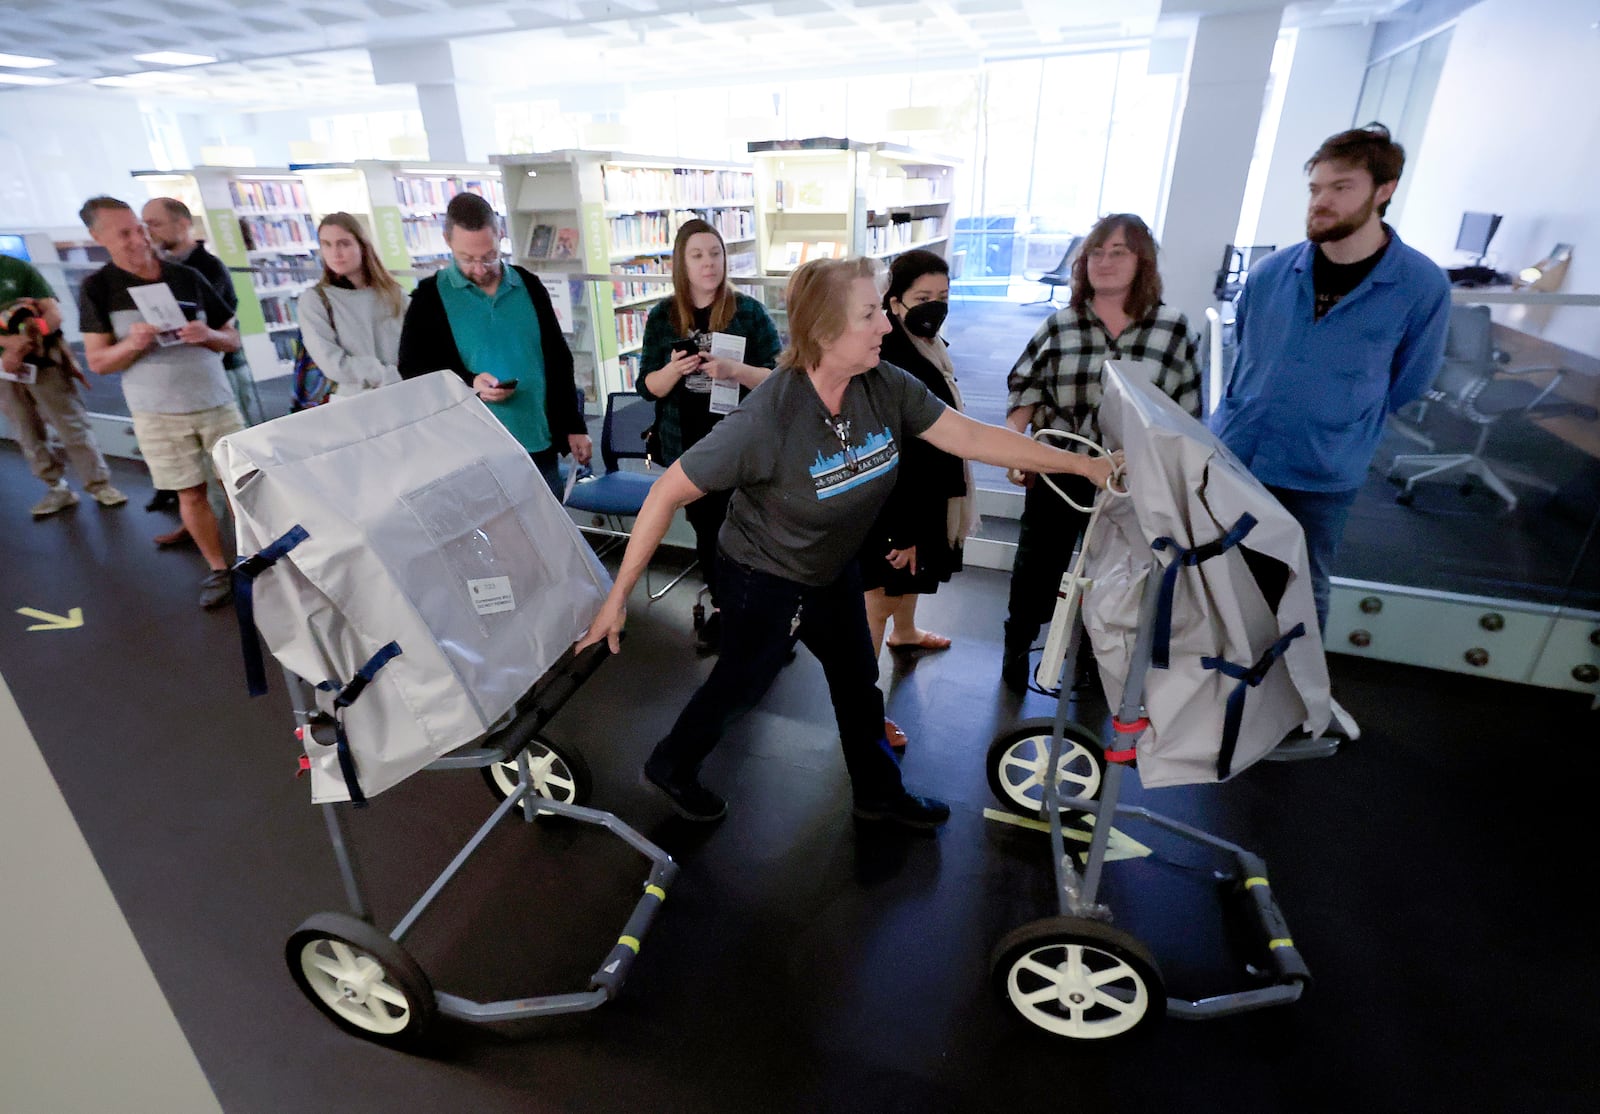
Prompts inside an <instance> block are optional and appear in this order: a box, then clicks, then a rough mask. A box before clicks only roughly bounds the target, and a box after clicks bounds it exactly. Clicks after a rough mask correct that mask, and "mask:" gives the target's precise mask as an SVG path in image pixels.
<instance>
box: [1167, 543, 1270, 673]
mask: <svg viewBox="0 0 1600 1114" xmlns="http://www.w3.org/2000/svg"><path fill="white" fill-rule="evenodd" d="M1255 526H1256V519H1255V516H1254V515H1252V514H1242V515H1240V516H1239V521H1238V522H1235V523H1234V524H1233V529H1232V530H1229V531H1228V532H1227V533H1226V534H1224V535H1222V537H1220V538H1218V539H1217V540H1216V541H1210V542H1206V544H1204V545H1197V546H1195V547H1194V548H1193V549H1185V548H1183V546H1181V545H1179V544H1178V543H1177V542H1175V541H1173V540H1172V539H1171V538H1157V539H1156V540H1155V541H1153V542H1151V543H1150V548H1152V549H1171V550H1172V551H1173V557H1172V561H1171V563H1169V564H1168V565H1167V567H1166V569H1165V570H1163V571H1162V573H1161V594H1160V596H1158V597H1157V599H1156V624H1155V627H1154V629H1153V630H1152V631H1151V634H1152V636H1153V641H1152V642H1151V643H1150V667H1151V668H1152V669H1166V668H1167V667H1168V665H1169V663H1170V661H1171V657H1172V598H1173V596H1174V595H1175V594H1176V592H1177V590H1178V570H1179V569H1181V568H1183V567H1185V566H1189V567H1191V568H1192V567H1193V566H1195V565H1198V564H1199V563H1200V562H1201V561H1209V560H1210V559H1211V558H1213V557H1215V556H1217V555H1218V554H1221V553H1226V552H1227V551H1228V550H1230V549H1232V548H1233V547H1234V546H1236V545H1238V544H1239V543H1240V542H1242V541H1244V538H1245V535H1246V534H1248V533H1250V531H1251V530H1254V529H1255Z"/></svg>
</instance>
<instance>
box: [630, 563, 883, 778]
mask: <svg viewBox="0 0 1600 1114" xmlns="http://www.w3.org/2000/svg"><path fill="white" fill-rule="evenodd" d="M717 597H718V602H719V604H720V605H721V608H722V649H721V653H720V655H719V656H718V658H717V664H716V666H715V667H714V668H713V669H712V670H711V675H710V676H709V677H707V678H706V681H705V683H704V684H703V685H701V686H700V688H699V690H698V691H697V692H696V693H695V694H694V696H692V697H690V699H689V703H688V705H687V706H686V707H685V708H684V709H683V711H682V712H680V713H679V715H678V722H677V723H675V724H673V725H672V730H671V731H670V732H669V733H668V734H667V737H666V738H664V739H662V740H661V742H659V743H657V744H656V748H655V751H654V753H652V754H651V756H650V761H651V763H652V764H654V765H657V766H660V767H664V769H663V773H664V774H665V775H666V777H667V779H668V780H670V781H673V782H678V783H684V782H688V781H691V780H693V779H696V778H697V777H698V776H699V772H700V764H701V763H702V762H704V761H705V759H706V756H707V755H709V754H710V753H711V752H712V750H713V749H715V748H716V745H717V743H718V742H720V741H721V740H722V736H723V733H724V732H725V731H726V730H727V729H728V727H729V726H731V725H732V724H733V722H734V721H735V720H737V719H738V718H739V717H740V716H742V715H744V713H745V712H747V711H749V710H750V709H751V708H753V707H755V705H756V703H757V702H758V701H760V699H761V697H762V696H763V695H764V694H765V693H766V691H767V688H768V687H769V686H770V685H771V684H772V681H773V679H774V678H776V677H777V675H778V671H779V670H780V669H782V668H783V665H784V662H785V661H787V660H788V656H789V649H790V646H791V645H792V642H793V638H794V637H796V636H797V637H798V638H799V640H800V642H801V643H802V644H804V645H805V647H806V649H808V650H810V651H811V652H812V653H813V654H815V655H816V658H817V660H818V661H819V662H821V663H822V671H823V673H824V675H825V676H826V677H827V679H828V695H829V697H831V698H832V700H833V714H834V719H835V720H836V721H837V723H838V725H839V743H840V746H841V748H842V749H843V750H844V762H845V767H846V769H848V770H849V772H850V782H851V788H852V791H853V792H854V795H855V799H856V800H857V801H858V802H871V803H882V802H887V801H891V800H895V799H898V798H899V796H900V795H901V794H902V793H904V792H905V789H904V787H903V786H902V784H901V781H900V767H899V765H898V764H897V763H896V762H895V760H894V754H893V752H891V751H890V750H889V745H888V743H887V742H885V740H884V737H883V694H882V693H881V692H879V691H878V663H877V661H876V660H875V659H874V657H873V653H872V636H871V634H870V633H869V632H868V629H867V609H866V602H865V600H864V598H863V596H862V594H861V576H860V573H859V572H857V570H856V566H855V563H854V562H851V564H850V565H849V567H848V568H846V569H845V571H844V572H843V573H842V574H840V576H839V578H838V579H837V580H835V581H834V582H833V583H832V584H829V585H827V586H825V587H822V588H812V587H808V586H807V585H804V584H799V583H796V582H795V581H792V580H786V579H784V578H783V577H780V576H773V575H772V574H771V573H765V572H761V571H760V570H757V569H753V568H750V567H749V566H746V565H741V564H739V563H738V562H737V561H732V560H730V559H729V558H728V557H727V555H726V554H722V553H719V554H718V557H717ZM797 617H798V619H799V624H798V626H795V620H796V618H797Z"/></svg>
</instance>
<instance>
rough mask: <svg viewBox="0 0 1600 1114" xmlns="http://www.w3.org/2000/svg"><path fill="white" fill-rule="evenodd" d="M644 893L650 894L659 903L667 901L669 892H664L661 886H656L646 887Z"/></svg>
mask: <svg viewBox="0 0 1600 1114" xmlns="http://www.w3.org/2000/svg"><path fill="white" fill-rule="evenodd" d="M644 892H645V893H647V894H649V895H650V896H651V897H653V898H655V899H656V900H657V901H665V900H667V891H666V890H663V889H662V888H661V887H660V886H656V885H650V886H646V887H645V888H644Z"/></svg>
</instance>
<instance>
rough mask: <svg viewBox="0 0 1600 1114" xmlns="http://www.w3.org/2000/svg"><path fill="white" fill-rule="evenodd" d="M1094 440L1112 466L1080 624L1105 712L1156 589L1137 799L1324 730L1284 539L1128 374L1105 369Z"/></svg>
mask: <svg viewBox="0 0 1600 1114" xmlns="http://www.w3.org/2000/svg"><path fill="white" fill-rule="evenodd" d="M1102 385H1103V388H1104V389H1103V398H1102V401H1101V403H1100V429H1101V432H1102V434H1103V437H1104V442H1105V446H1106V447H1107V448H1108V449H1121V450H1122V451H1123V452H1124V453H1125V454H1126V457H1127V484H1128V487H1129V489H1130V496H1131V497H1130V498H1127V499H1108V500H1106V501H1105V507H1104V508H1103V510H1102V511H1101V515H1102V521H1101V522H1100V524H1099V527H1098V529H1097V530H1096V531H1095V532H1094V535H1093V537H1091V538H1090V539H1089V541H1088V543H1087V545H1088V548H1087V550H1086V553H1085V575H1086V576H1087V577H1089V578H1090V580H1091V581H1092V585H1093V586H1092V587H1091V588H1090V589H1089V590H1088V591H1087V592H1086V594H1085V597H1084V604H1083V614H1084V624H1085V627H1086V628H1087V630H1088V633H1089V638H1090V641H1091V643H1092V644H1093V647H1094V653H1095V659H1096V661H1097V662H1098V663H1099V666H1100V674H1101V678H1102V680H1103V682H1104V684H1105V689H1106V697H1107V699H1108V700H1109V701H1110V703H1111V706H1112V707H1113V708H1115V707H1117V706H1118V704H1119V702H1120V700H1121V696H1122V688H1123V685H1124V683H1125V682H1126V679H1127V677H1128V672H1129V668H1130V663H1131V662H1132V661H1133V660H1134V658H1135V644H1136V642H1137V640H1138V636H1139V633H1140V625H1141V614H1140V599H1141V597H1142V595H1143V592H1144V586H1145V582H1146V580H1147V579H1148V578H1149V577H1151V576H1159V577H1161V578H1162V583H1161V591H1160V595H1159V601H1160V602H1159V604H1158V605H1157V607H1156V608H1155V612H1154V614H1153V615H1151V616H1149V619H1150V632H1149V637H1150V639H1151V668H1150V670H1149V672H1148V674H1147V675H1146V677H1145V680H1144V685H1145V690H1144V705H1145V714H1146V716H1147V718H1148V719H1149V728H1148V730H1147V731H1146V732H1145V734H1144V735H1143V736H1142V737H1141V738H1140V739H1139V744H1138V754H1139V758H1138V761H1139V778H1140V780H1141V781H1142V782H1143V783H1144V784H1145V785H1146V786H1163V785H1186V784H1192V783H1196V782H1207V781H1219V780H1224V779H1226V778H1228V777H1231V776H1232V775H1234V774H1236V773H1238V772H1239V771H1240V770H1243V769H1244V768H1245V767H1247V766H1249V765H1250V764H1251V763H1253V762H1255V761H1257V760H1258V759H1260V758H1261V757H1262V756H1264V755H1265V754H1267V752H1269V751H1270V750H1272V749H1273V747H1275V746H1277V745H1278V744H1279V743H1280V742H1281V741H1282V740H1283V739H1284V738H1285V736H1287V735H1289V734H1290V733H1291V732H1293V731H1294V730H1295V729H1297V728H1304V729H1306V730H1307V731H1310V732H1311V733H1313V734H1316V733H1320V732H1321V731H1322V729H1323V728H1324V727H1326V726H1327V722H1328V717H1329V696H1328V670H1327V662H1326V660H1325V658H1324V656H1323V649H1322V640H1321V637H1320V635H1319V632H1318V628H1317V614H1316V605H1315V602H1314V600H1313V599H1312V594H1311V577H1310V570H1309V565H1308V563H1307V557H1306V547H1305V537H1304V535H1303V534H1302V532H1301V530H1300V526H1299V524H1298V523H1297V522H1295V520H1294V519H1293V518H1292V517H1291V516H1290V515H1289V512H1288V511H1286V510H1284V509H1283V507H1282V506H1280V505H1279V503H1278V501H1277V500H1276V499H1274V498H1273V497H1272V495H1271V494H1270V493H1269V492H1268V491H1267V490H1266V488H1264V487H1263V486H1262V485H1261V483H1260V481H1258V480H1257V479H1256V478H1255V477H1254V476H1252V475H1251V474H1250V473H1249V471H1248V470H1246V469H1245V467H1244V465H1243V464H1241V463H1240V462H1239V460H1238V458H1237V457H1235V456H1234V455H1233V454H1232V453H1231V452H1229V451H1228V449H1227V448H1226V447H1225V446H1224V445H1223V444H1222V442H1220V441H1219V440H1217V439H1216V437H1214V436H1213V435H1212V434H1211V432H1210V431H1209V430H1207V429H1206V428H1205V426H1203V425H1201V424H1200V422H1198V421H1196V420H1195V419H1194V418H1193V417H1191V416H1190V415H1189V414H1187V413H1185V412H1184V411H1183V410H1182V409H1180V408H1179V407H1178V406H1177V404H1176V403H1174V402H1173V401H1172V400H1171V399H1170V398H1168V397H1167V396H1166V395H1165V394H1163V393H1162V392H1161V391H1159V390H1158V389H1156V388H1155V386H1153V385H1152V383H1151V382H1150V378H1149V376H1148V374H1146V373H1145V372H1144V371H1143V370H1142V369H1141V366H1140V365H1139V364H1137V363H1133V362H1120V361H1114V362H1110V363H1108V364H1107V365H1106V368H1105V371H1104V374H1103V378H1102Z"/></svg>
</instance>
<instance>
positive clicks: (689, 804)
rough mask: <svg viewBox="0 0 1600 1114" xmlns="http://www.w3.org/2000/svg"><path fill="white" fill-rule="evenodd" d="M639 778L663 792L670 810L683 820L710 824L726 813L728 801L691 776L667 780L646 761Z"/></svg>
mask: <svg viewBox="0 0 1600 1114" xmlns="http://www.w3.org/2000/svg"><path fill="white" fill-rule="evenodd" d="M639 780H640V781H641V782H643V783H644V784H646V785H651V786H654V787H655V788H656V789H659V790H660V791H661V792H662V793H663V794H665V795H666V798H667V801H668V802H669V803H670V804H671V805H672V811H673V812H676V813H677V814H678V815H679V816H681V817H683V818H684V819H685V820H693V821H695V822H696V823H698V824H712V823H715V822H716V821H718V820H721V819H722V818H723V817H724V816H726V815H727V814H728V802H727V801H724V800H723V799H722V798H721V797H719V796H717V795H716V794H715V793H713V792H712V791H711V790H709V789H707V788H706V787H705V786H703V785H701V784H700V782H699V781H698V780H696V779H693V778H691V779H690V780H689V781H688V782H687V783H684V782H678V781H672V780H669V779H668V778H666V777H664V776H662V774H661V771H660V769H659V768H658V767H652V766H651V764H650V763H649V762H646V763H645V764H644V770H643V771H642V772H641V773H640V775H639Z"/></svg>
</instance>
